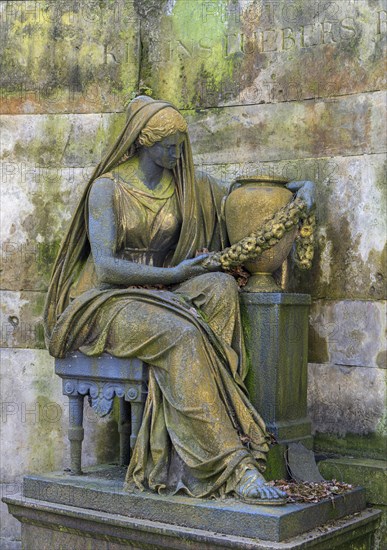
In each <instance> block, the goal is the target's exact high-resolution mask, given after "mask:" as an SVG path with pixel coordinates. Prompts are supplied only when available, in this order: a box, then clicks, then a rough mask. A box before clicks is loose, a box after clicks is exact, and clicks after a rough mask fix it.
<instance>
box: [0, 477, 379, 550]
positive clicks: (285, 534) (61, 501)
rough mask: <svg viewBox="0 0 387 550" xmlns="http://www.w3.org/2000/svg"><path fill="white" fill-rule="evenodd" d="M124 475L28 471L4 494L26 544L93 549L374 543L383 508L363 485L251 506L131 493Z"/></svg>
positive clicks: (355, 547) (355, 546)
mask: <svg viewBox="0 0 387 550" xmlns="http://www.w3.org/2000/svg"><path fill="white" fill-rule="evenodd" d="M123 474H124V469H122V468H117V467H116V468H114V467H111V466H110V467H109V466H105V467H101V466H100V467H96V468H93V469H89V470H88V471H87V472H86V475H84V476H69V475H68V474H63V473H52V474H48V475H45V476H26V477H25V478H24V489H23V495H17V496H14V497H12V498H7V499H6V502H7V504H8V506H9V510H10V512H11V513H12V514H13V515H14V516H15V517H16V518H17V519H19V521H21V522H22V540H23V545H24V548H25V549H27V548H28V550H34V549H35V548H36V549H39V550H44V549H46V548H47V549H48V548H49V549H50V550H55V549H57V548H58V549H59V548H70V547H71V548H73V549H74V550H78V549H79V550H80V549H81V548H85V544H87V542H89V544H90V543H91V539H92V545H93V549H94V548H95V549H98V550H102V549H107V548H109V549H114V550H116V549H117V550H118V549H121V548H128V547H129V548H179V549H185V548H190V549H196V548H198V549H199V548H220V549H221V548H244V549H246V550H247V549H250V550H252V549H256V550H260V549H262V550H263V549H269V548H270V549H280V548H286V549H289V548H292V549H298V548H299V549H300V550H301V548H302V549H308V548H313V549H314V550H323V549H324V548H325V549H326V548H332V549H335V548H337V549H339V548H340V549H346V548H348V549H349V548H351V549H352V550H360V549H361V550H368V549H369V550H371V548H372V537H373V532H374V530H375V529H376V526H377V522H378V518H379V515H380V513H379V512H378V511H371V510H365V493H364V491H363V490H362V489H356V490H354V491H352V492H350V493H347V494H346V495H345V496H344V495H341V496H337V497H335V498H334V501H331V500H325V501H322V502H320V503H316V504H308V505H306V504H289V505H286V506H278V507H272V506H251V505H246V504H243V503H242V502H240V501H237V500H234V499H227V500H222V501H219V500H201V499H193V498H189V497H185V496H173V497H166V496H161V495H155V494H150V493H142V494H128V493H126V492H124V491H123V489H122V486H123ZM350 514H352V516H350ZM353 514H356V515H353ZM323 525H324V528H323V529H322V526H323Z"/></svg>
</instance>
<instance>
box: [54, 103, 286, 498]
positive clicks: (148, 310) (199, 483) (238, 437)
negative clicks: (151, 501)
mask: <svg viewBox="0 0 387 550" xmlns="http://www.w3.org/2000/svg"><path fill="white" fill-rule="evenodd" d="M222 195H223V194H222V192H221V190H220V188H219V187H218V186H217V185H216V183H215V182H213V181H210V179H209V178H206V177H202V176H200V175H197V176H196V177H195V174H194V168H193V161H192V153H191V148H190V143H189V139H188V135H187V124H186V122H185V120H184V118H183V117H182V116H181V115H180V113H179V112H178V111H177V110H176V109H175V108H174V107H173V106H171V105H170V104H169V103H167V102H164V101H155V100H152V99H150V98H148V97H143V96H140V97H138V98H136V99H135V100H133V101H132V103H131V104H130V106H129V112H128V119H127V122H126V125H125V128H124V129H123V131H122V133H121V135H120V136H119V138H118V140H117V142H116V143H115V145H114V146H113V148H112V149H111V151H109V153H108V154H107V156H106V157H105V159H104V160H103V161H102V162H101V163H100V164H99V165H98V167H97V168H96V170H95V172H94V174H93V176H92V178H91V180H90V182H89V184H88V185H87V187H86V189H85V192H84V194H83V197H82V199H81V201H80V203H79V205H78V208H77V210H76V212H75V214H74V217H73V219H72V222H71V226H70V228H69V231H68V233H67V235H66V237H65V239H64V241H63V243H62V247H61V250H60V252H59V255H58V258H57V261H56V265H55V267H54V271H53V275H52V281H51V285H50V288H49V293H48V298H47V303H46V311H45V325H46V340H47V347H48V349H49V351H50V353H51V355H53V356H54V357H63V356H64V355H66V353H67V352H69V351H70V350H76V349H80V350H81V351H82V352H83V353H85V354H87V355H100V354H101V353H103V352H108V353H110V354H112V355H114V356H117V357H128V358H129V357H138V358H140V359H142V360H143V361H145V362H146V363H148V364H149V365H150V368H149V392H148V396H147V401H146V405H145V411H144V417H143V421H142V425H141V429H140V432H139V435H138V438H137V442H136V446H135V449H134V452H133V455H132V458H131V462H130V465H129V468H128V473H127V478H126V483H127V487H128V488H129V489H130V488H132V487H137V488H139V489H144V488H145V489H150V490H153V491H159V492H161V491H166V492H171V493H175V492H177V491H180V490H181V491H185V492H186V493H188V494H189V495H192V496H196V497H206V496H210V495H225V494H234V495H237V496H238V497H240V498H242V499H243V500H245V501H247V502H251V503H260V502H265V503H267V504H280V503H283V502H284V494H283V493H281V492H280V491H278V490H277V489H275V488H273V487H270V486H267V485H265V483H264V478H263V476H262V471H264V468H265V460H266V454H267V451H268V448H269V447H268V441H269V440H268V434H267V432H266V429H265V425H264V423H263V421H262V419H261V418H260V416H259V414H258V413H257V412H256V411H255V409H254V408H253V406H252V405H251V403H250V402H249V399H248V396H247V394H246V390H245V387H244V384H243V380H244V378H245V376H246V362H245V354H244V347H243V335H242V328H241V322H240V315H239V303H238V291H237V287H236V283H235V281H234V279H233V278H232V277H231V276H230V275H228V274H226V273H223V272H221V271H220V266H216V265H214V264H212V266H211V270H212V271H209V269H208V268H205V267H204V266H203V265H202V263H203V260H204V258H205V257H206V256H205V255H200V256H198V257H196V258H195V257H194V256H195V252H196V251H197V250H201V249H203V248H207V249H208V250H210V251H211V250H220V249H221V248H223V247H224V246H225V232H224V228H223V227H222V223H221V219H220V215H219V207H220V201H221V198H222Z"/></svg>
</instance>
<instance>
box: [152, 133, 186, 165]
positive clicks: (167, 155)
mask: <svg viewBox="0 0 387 550" xmlns="http://www.w3.org/2000/svg"><path fill="white" fill-rule="evenodd" d="M184 137H185V134H183V133H182V132H176V134H172V135H171V136H168V137H166V138H163V139H162V140H161V141H157V142H156V143H154V144H153V145H152V146H151V147H147V152H148V154H149V156H150V158H151V159H152V160H153V162H154V163H155V164H157V165H158V166H162V167H163V168H169V169H172V168H174V167H175V166H176V164H177V161H178V160H179V158H180V155H181V151H182V147H183V141H184Z"/></svg>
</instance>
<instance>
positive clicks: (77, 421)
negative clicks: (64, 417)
mask: <svg viewBox="0 0 387 550" xmlns="http://www.w3.org/2000/svg"><path fill="white" fill-rule="evenodd" d="M83 397H84V396H83V395H79V394H76V395H69V432H68V437H69V441H70V460H71V464H70V468H71V475H80V474H82V441H83V436H84V429H83V427H82V425H83Z"/></svg>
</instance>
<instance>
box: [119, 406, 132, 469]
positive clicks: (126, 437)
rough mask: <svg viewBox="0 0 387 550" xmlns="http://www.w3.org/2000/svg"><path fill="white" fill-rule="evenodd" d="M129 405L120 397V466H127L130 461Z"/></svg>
mask: <svg viewBox="0 0 387 550" xmlns="http://www.w3.org/2000/svg"><path fill="white" fill-rule="evenodd" d="M130 424H131V422H130V405H129V403H128V402H127V401H125V398H124V397H120V420H119V422H118V432H119V434H120V466H127V465H128V464H129V461H130V428H131V426H130Z"/></svg>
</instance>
